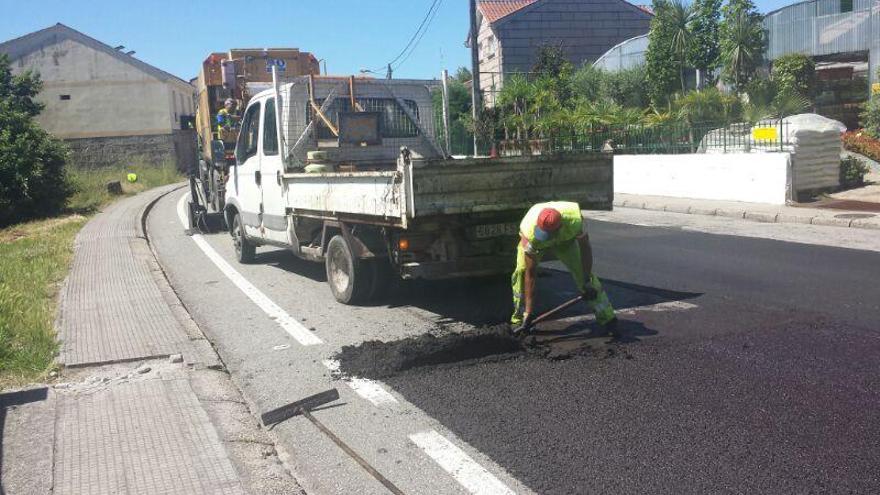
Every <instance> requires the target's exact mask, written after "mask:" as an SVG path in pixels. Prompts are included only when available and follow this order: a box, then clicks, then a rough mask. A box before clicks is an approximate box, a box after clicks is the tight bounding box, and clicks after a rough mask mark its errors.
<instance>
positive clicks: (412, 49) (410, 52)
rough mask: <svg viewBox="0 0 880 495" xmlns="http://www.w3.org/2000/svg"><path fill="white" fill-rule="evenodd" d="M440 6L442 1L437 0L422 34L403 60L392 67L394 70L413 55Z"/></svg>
mask: <svg viewBox="0 0 880 495" xmlns="http://www.w3.org/2000/svg"><path fill="white" fill-rule="evenodd" d="M441 5H443V0H439V2H438V3H437V8H436V9H435V10H434V13H433V14H431V18H430V19H428V23H427V24H426V25H425V29H424V30H423V31H422V34H421V35H419V39H417V40H416V42H415V43H413V45H412V48H410V50H409V53H407V54H406V56H405V57H403V59H402V60H401V61H400V62H398V63H397V65H396V66H394V70H397V69H399V68H400V66H402V65H403V63H404V62H406V61H407V59H409V57H410V56H411V55H412V54H413V52H415V51H416V47H418V46H419V43H420V42H421V41H422V38H424V37H425V34H426V33H427V32H428V28H429V27H431V23H432V22H434V18H435V17H437V13H438V12H440V6H441Z"/></svg>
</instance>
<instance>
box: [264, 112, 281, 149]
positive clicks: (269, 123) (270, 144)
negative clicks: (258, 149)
mask: <svg viewBox="0 0 880 495" xmlns="http://www.w3.org/2000/svg"><path fill="white" fill-rule="evenodd" d="M277 154H278V126H277V124H276V120H275V98H270V99H268V100H266V110H265V111H264V112H263V156H272V155H277Z"/></svg>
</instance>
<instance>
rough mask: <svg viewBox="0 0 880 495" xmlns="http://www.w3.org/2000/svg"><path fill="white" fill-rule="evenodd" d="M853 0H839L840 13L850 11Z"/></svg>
mask: <svg viewBox="0 0 880 495" xmlns="http://www.w3.org/2000/svg"><path fill="white" fill-rule="evenodd" d="M852 10H853V0H840V13H841V14H842V13H844V12H852Z"/></svg>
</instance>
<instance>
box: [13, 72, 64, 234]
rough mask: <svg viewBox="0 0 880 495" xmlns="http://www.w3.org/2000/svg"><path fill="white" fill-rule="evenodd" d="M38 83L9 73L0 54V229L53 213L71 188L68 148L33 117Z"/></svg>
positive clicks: (36, 109) (33, 78)
mask: <svg viewBox="0 0 880 495" xmlns="http://www.w3.org/2000/svg"><path fill="white" fill-rule="evenodd" d="M41 86H42V84H41V83H40V79H39V76H38V75H36V74H32V73H30V72H25V73H24V74H21V75H18V76H15V77H13V76H12V73H11V70H10V68H9V59H8V57H6V56H5V55H0V227H2V226H5V225H10V224H12V223H17V222H20V221H22V220H26V219H29V218H38V217H46V216H51V215H56V214H58V213H59V212H60V211H61V210H62V209H63V208H64V205H65V203H66V201H67V198H68V196H70V194H71V193H72V192H73V190H72V187H71V186H70V182H69V181H68V178H67V175H66V174H65V169H64V165H65V160H66V158H67V148H66V147H65V146H64V144H63V143H62V142H61V141H59V140H57V139H55V138H53V137H52V136H50V135H49V134H48V133H46V132H45V131H44V130H43V129H41V128H40V127H39V126H38V125H37V124H36V122H34V119H33V118H34V117H35V116H36V115H37V114H39V112H40V110H42V108H41V105H40V104H39V103H37V102H36V100H35V99H34V96H36V94H37V93H38V92H39V91H40V88H41Z"/></svg>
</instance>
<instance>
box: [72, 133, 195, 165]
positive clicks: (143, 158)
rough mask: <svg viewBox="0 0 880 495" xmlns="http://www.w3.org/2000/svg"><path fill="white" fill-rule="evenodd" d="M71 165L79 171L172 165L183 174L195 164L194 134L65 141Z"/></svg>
mask: <svg viewBox="0 0 880 495" xmlns="http://www.w3.org/2000/svg"><path fill="white" fill-rule="evenodd" d="M65 142H66V143H67V145H68V146H69V147H70V152H71V153H70V163H71V165H73V166H75V167H79V168H99V167H110V166H116V165H126V164H130V163H148V164H151V165H156V166H159V165H162V164H163V163H167V162H171V163H174V164H176V165H177V167H178V169H179V170H181V171H186V170H188V168H189V167H190V166H191V165H192V164H193V162H194V161H195V160H196V138H195V131H192V130H184V131H175V132H174V133H173V134H159V135H152V136H121V137H99V138H85V139H68V140H66V141H65Z"/></svg>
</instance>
